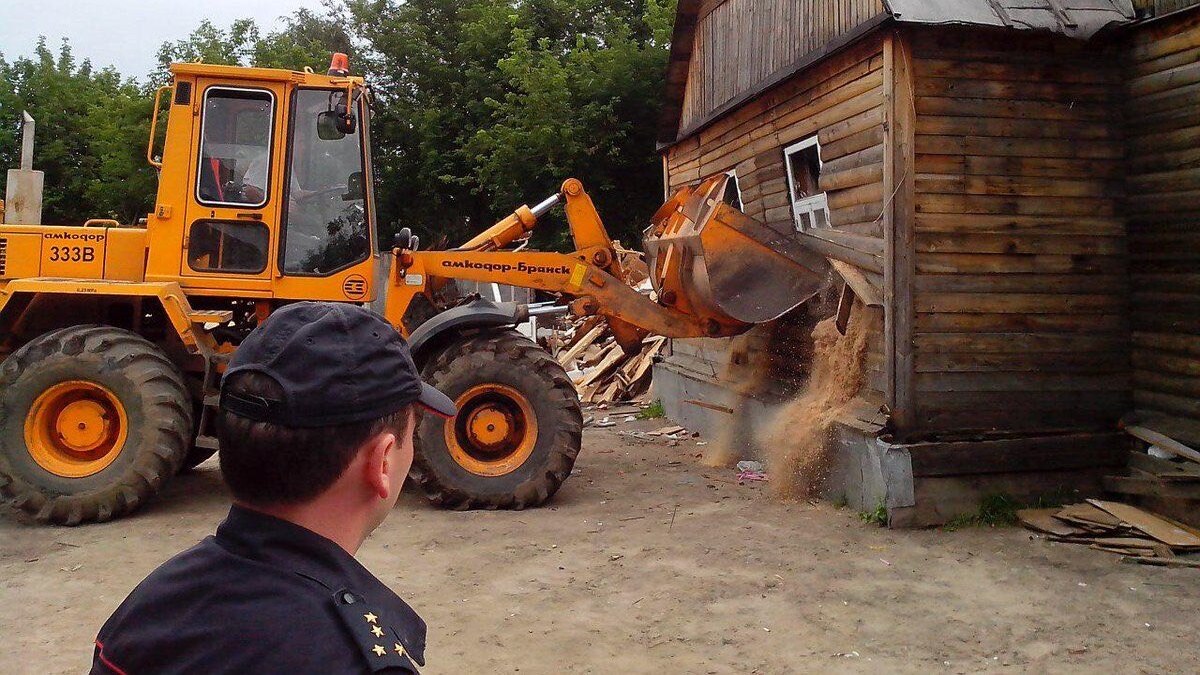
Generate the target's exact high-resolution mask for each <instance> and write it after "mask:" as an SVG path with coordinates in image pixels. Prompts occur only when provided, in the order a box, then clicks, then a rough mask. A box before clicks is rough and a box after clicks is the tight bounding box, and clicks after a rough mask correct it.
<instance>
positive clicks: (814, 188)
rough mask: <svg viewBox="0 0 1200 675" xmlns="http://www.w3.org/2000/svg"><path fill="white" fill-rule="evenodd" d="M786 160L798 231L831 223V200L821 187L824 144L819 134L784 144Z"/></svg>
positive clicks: (793, 212)
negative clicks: (819, 139) (785, 145)
mask: <svg viewBox="0 0 1200 675" xmlns="http://www.w3.org/2000/svg"><path fill="white" fill-rule="evenodd" d="M783 161H784V164H785V165H786V166H787V178H788V194H789V196H790V198H791V202H792V218H793V220H794V222H795V225H796V231H797V232H803V231H804V230H811V229H813V228H814V227H829V201H828V199H827V198H826V196H825V193H824V192H822V191H821V187H820V178H821V144H820V143H819V142H817V137H816V136H812V137H809V138H806V139H804V140H802V141H800V142H799V143H795V144H793V145H789V146H788V147H786V148H784V149H783Z"/></svg>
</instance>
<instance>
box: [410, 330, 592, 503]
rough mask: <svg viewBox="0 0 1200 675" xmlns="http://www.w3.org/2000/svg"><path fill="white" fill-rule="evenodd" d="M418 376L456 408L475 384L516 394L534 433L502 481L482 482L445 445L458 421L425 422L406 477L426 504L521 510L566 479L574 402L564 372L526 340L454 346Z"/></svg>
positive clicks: (576, 422) (482, 338)
mask: <svg viewBox="0 0 1200 675" xmlns="http://www.w3.org/2000/svg"><path fill="white" fill-rule="evenodd" d="M422 375H423V377H424V379H425V381H427V382H429V383H430V384H432V385H433V386H435V387H437V388H438V389H440V390H442V391H443V392H445V394H446V395H447V396H449V397H450V398H451V399H453V400H456V401H457V400H459V398H460V396H462V395H463V393H464V392H466V391H468V390H470V389H471V388H472V387H476V386H477V385H481V384H499V385H503V386H505V387H509V388H511V389H513V390H516V391H518V392H520V393H521V394H522V395H523V396H524V397H525V398H526V400H527V402H528V404H529V405H530V407H531V408H532V410H533V415H534V417H535V422H536V425H537V427H536V428H537V430H538V433H537V440H536V443H535V445H534V446H533V449H532V452H531V453H530V455H529V457H528V458H527V459H525V461H524V462H522V463H521V464H520V465H519V466H517V467H515V468H513V469H512V470H511V471H509V472H508V473H505V474H503V475H495V476H483V475H479V474H477V473H474V472H472V471H469V470H468V469H466V468H464V467H463V466H462V465H461V464H460V463H459V462H458V461H456V460H455V459H454V456H453V455H452V453H451V451H450V449H449V447H448V446H447V442H446V438H445V433H446V427H445V425H447V424H449V425H453V424H455V422H456V420H443V419H441V418H440V417H437V416H436V415H432V414H425V415H423V416H422V418H421V422H420V424H419V426H418V427H417V434H416V453H415V456H414V458H413V468H412V472H411V477H412V478H413V480H414V481H415V482H416V484H417V485H419V486H420V487H421V489H422V490H423V491H424V492H425V494H426V496H428V497H429V499H430V501H432V502H434V503H435V504H438V505H441V506H445V507H448V508H454V509H523V508H526V507H529V506H537V505H538V504H541V503H543V502H545V501H546V500H547V499H549V498H550V497H551V496H553V495H554V493H555V492H557V491H558V488H559V486H560V485H562V483H563V481H564V480H566V479H567V476H569V475H570V474H571V468H572V467H573V466H574V465H575V458H576V457H577V456H578V455H579V446H580V442H581V439H582V434H583V414H582V413H581V412H580V409H579V397H578V396H577V395H576V393H575V387H574V386H573V385H572V384H571V380H570V379H569V378H568V377H567V374H566V372H565V371H564V370H563V368H562V366H560V365H559V364H558V362H557V361H555V360H554V358H553V357H551V356H550V355H549V354H547V353H546V352H545V350H543V349H542V348H541V347H538V346H537V345H536V344H534V343H533V342H532V341H530V340H529V339H527V338H525V337H524V336H522V335H521V334H519V333H516V332H514V331H503V332H491V333H484V334H481V335H477V336H473V337H470V338H466V339H464V340H460V341H458V342H456V343H454V344H452V345H450V346H449V347H447V348H446V349H444V350H443V351H442V352H441V353H440V354H437V355H436V356H434V357H433V358H431V359H430V360H429V361H428V363H427V364H426V366H425V368H424V369H423V373H422ZM462 412H463V411H461V410H460V415H459V419H461V418H462V414H461V413H462ZM451 429H453V427H451Z"/></svg>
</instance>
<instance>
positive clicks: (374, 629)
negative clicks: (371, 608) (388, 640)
mask: <svg viewBox="0 0 1200 675" xmlns="http://www.w3.org/2000/svg"><path fill="white" fill-rule="evenodd" d="M371 634H372V635H374V636H375V637H383V629H382V628H380V627H379V626H371Z"/></svg>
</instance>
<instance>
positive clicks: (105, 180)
mask: <svg viewBox="0 0 1200 675" xmlns="http://www.w3.org/2000/svg"><path fill="white" fill-rule="evenodd" d="M150 105H151V104H150V101H149V99H147V98H146V97H145V96H144V92H143V91H142V90H141V89H140V88H139V87H138V86H137V85H136V84H135V83H134V82H133V81H132V80H128V79H123V78H122V77H121V76H120V74H118V73H117V72H116V71H115V70H113V69H111V68H106V69H103V70H99V71H97V70H94V69H93V68H92V65H91V63H90V62H88V61H86V60H85V61H83V62H76V60H75V57H74V55H73V54H72V53H71V48H70V46H69V45H68V44H66V43H63V45H62V47H61V48H60V49H59V51H58V53H57V54H55V53H53V52H51V51H50V49H49V48H48V47H47V46H46V44H45V41H41V42H39V43H38V45H37V49H36V51H35V53H34V55H33V56H32V57H28V58H19V59H16V60H14V61H12V62H8V61H5V60H4V59H3V58H2V57H0V166H2V167H4V168H8V167H15V166H16V165H17V163H18V161H19V159H20V146H21V131H20V123H21V112H22V111H24V110H28V111H29V112H30V114H32V115H33V116H34V117H35V119H36V121H37V127H36V136H35V138H34V146H35V154H34V168H36V169H40V170H42V171H44V172H45V174H46V176H45V181H46V192H45V196H44V199H43V203H42V211H43V220H44V221H45V222H60V223H82V222H83V221H84V220H87V219H88V218H117V219H120V220H124V221H126V222H129V221H132V220H134V219H136V218H137V217H139V216H140V215H142V214H145V212H146V210H147V209H148V208H149V202H150V201H151V200H152V199H150V198H148V197H150V196H151V195H153V192H154V189H155V175H154V170H153V169H151V168H150V167H149V166H147V164H146V160H145V158H144V154H145V147H146V134H147V132H148V130H149V115H150Z"/></svg>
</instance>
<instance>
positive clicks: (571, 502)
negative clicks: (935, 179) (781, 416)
mask: <svg viewBox="0 0 1200 675" xmlns="http://www.w3.org/2000/svg"><path fill="white" fill-rule="evenodd" d="M659 424H661V422H659V421H645V422H637V423H631V424H622V425H620V426H618V427H617V428H616V429H602V430H588V432H587V433H586V435H585V438H584V451H583V453H582V455H581V457H580V461H579V464H578V465H577V473H576V475H574V476H573V477H572V478H571V480H569V481H568V482H567V484H566V485H565V486H564V487H563V489H562V490H561V491H560V492H559V494H558V496H557V497H556V499H555V500H554V501H553V503H552V504H551V505H550V506H548V507H544V508H541V509H537V510H531V511H525V512H506V513H481V512H475V513H456V512H447V511H440V510H436V509H434V508H432V507H430V506H428V505H426V504H425V503H424V502H423V501H422V500H420V499H419V498H418V497H416V496H415V495H412V496H406V497H403V498H402V500H401V503H400V505H399V506H397V508H396V512H395V513H394V514H393V515H392V517H391V518H390V519H389V520H388V521H387V522H386V523H385V524H384V525H383V526H382V527H381V528H380V529H379V530H378V531H377V532H376V533H375V534H374V535H373V536H372V537H371V539H370V540H369V541H368V542H367V544H366V546H365V547H364V550H363V551H362V552H361V554H360V558H361V559H362V560H363V562H364V563H365V564H366V565H367V566H368V567H369V568H371V569H372V570H374V571H375V572H376V574H378V575H379V576H380V577H381V578H382V579H383V580H384V581H386V582H387V583H389V584H390V585H392V587H393V588H395V589H396V590H397V591H398V592H399V593H400V594H401V595H402V596H404V597H405V598H406V599H407V600H408V601H409V602H410V603H411V604H412V605H413V606H414V607H415V608H416V609H417V610H418V611H419V612H420V613H421V614H422V615H423V616H424V617H425V619H426V620H427V621H428V623H429V626H430V634H429V648H428V666H427V668H426V669H425V672H427V673H483V672H517V671H520V672H521V673H560V672H597V673H611V672H638V673H642V672H658V673H748V672H753V673H786V672H867V671H875V672H928V671H945V672H975V671H1010V672H1028V671H1032V672H1097V671H1108V672H1120V673H1134V672H1176V673H1182V672H1200V642H1197V637H1196V636H1197V633H1198V632H1200V631H1198V629H1200V570H1178V569H1158V568H1144V567H1134V566H1128V565H1119V564H1117V560H1116V556H1113V555H1110V554H1106V553H1100V552H1096V551H1090V550H1087V549H1084V548H1082V547H1075V546H1071V545H1060V544H1052V543H1048V542H1046V541H1043V540H1041V539H1038V538H1036V537H1033V536H1032V535H1031V534H1030V533H1028V532H1025V531H1023V530H1020V529H970V530H964V531H958V532H944V531H933V530H931V531H915V532H914V531H888V530H884V529H879V528H877V527H873V526H869V525H864V524H863V523H861V522H860V521H859V519H858V517H857V515H856V514H855V513H853V512H850V511H848V510H839V509H837V508H835V507H833V506H830V505H828V504H816V505H814V504H809V503H780V502H777V501H775V500H774V499H773V498H772V497H771V496H770V495H769V494H768V493H767V491H766V490H765V489H764V488H763V486H762V485H761V484H747V485H738V484H737V482H736V480H735V476H734V474H733V472H732V471H728V470H714V469H707V468H704V467H702V466H700V465H699V464H698V461H697V459H696V455H698V454H699V452H700V451H701V450H702V449H703V448H702V447H698V446H696V445H695V442H694V441H691V442H685V443H683V444H681V445H680V446H678V447H668V446H666V445H664V444H640V443H637V442H631V441H628V440H627V439H626V438H624V437H621V436H619V435H618V434H617V431H618V430H620V429H631V428H642V429H645V428H647V427H655V426H658V425H659ZM226 508H227V497H226V495H225V493H224V491H223V489H222V487H221V484H220V480H219V475H218V473H217V469H216V466H215V464H213V463H212V462H209V463H207V464H205V465H204V466H202V467H201V468H200V469H199V470H197V471H194V472H192V473H190V474H186V475H184V476H181V477H180V478H179V479H177V480H176V481H175V482H174V483H173V484H172V485H171V486H170V488H169V489H168V490H167V492H166V493H165V494H164V495H163V496H162V498H161V499H160V500H159V501H157V502H156V503H155V504H153V505H152V507H150V508H148V509H145V510H143V511H142V512H141V513H140V514H138V515H136V516H135V517H132V518H129V519H126V520H123V521H120V522H115V523H108V524H104V525H93V526H87V527H81V528H74V529H65V528H43V527H37V526H34V525H32V524H30V523H29V522H28V521H27V520H25V519H23V518H22V517H21V516H19V515H17V514H15V513H13V512H11V511H7V512H4V513H3V514H0V599H2V600H3V605H2V606H3V615H2V618H0V645H2V646H0V672H3V673H67V672H82V671H85V670H86V669H87V666H88V664H89V662H90V658H91V641H92V639H93V637H94V635H95V631H96V629H97V628H98V627H99V626H100V624H101V623H102V622H103V621H104V619H105V618H106V617H107V616H108V614H109V613H110V612H111V611H112V610H113V608H115V607H116V606H117V604H118V603H119V602H120V601H121V600H122V598H123V597H124V596H125V594H126V593H127V592H128V591H129V590H130V589H131V588H132V587H133V586H134V585H135V584H136V583H137V582H138V581H139V580H140V579H141V578H142V577H143V576H144V575H145V574H146V573H148V572H149V571H150V570H151V569H153V568H154V567H155V566H156V565H158V564H159V563H161V562H162V561H164V560H166V559H167V558H168V557H170V556H171V555H172V554H174V553H176V552H177V551H179V550H181V549H183V548H186V547H187V546H189V545H191V544H192V543H193V542H195V541H196V540H198V539H200V538H202V537H203V536H205V535H207V534H209V533H210V532H211V531H212V530H213V528H214V527H215V526H216V524H217V523H218V522H219V521H220V520H221V518H222V517H223V515H224V513H225V510H226Z"/></svg>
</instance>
